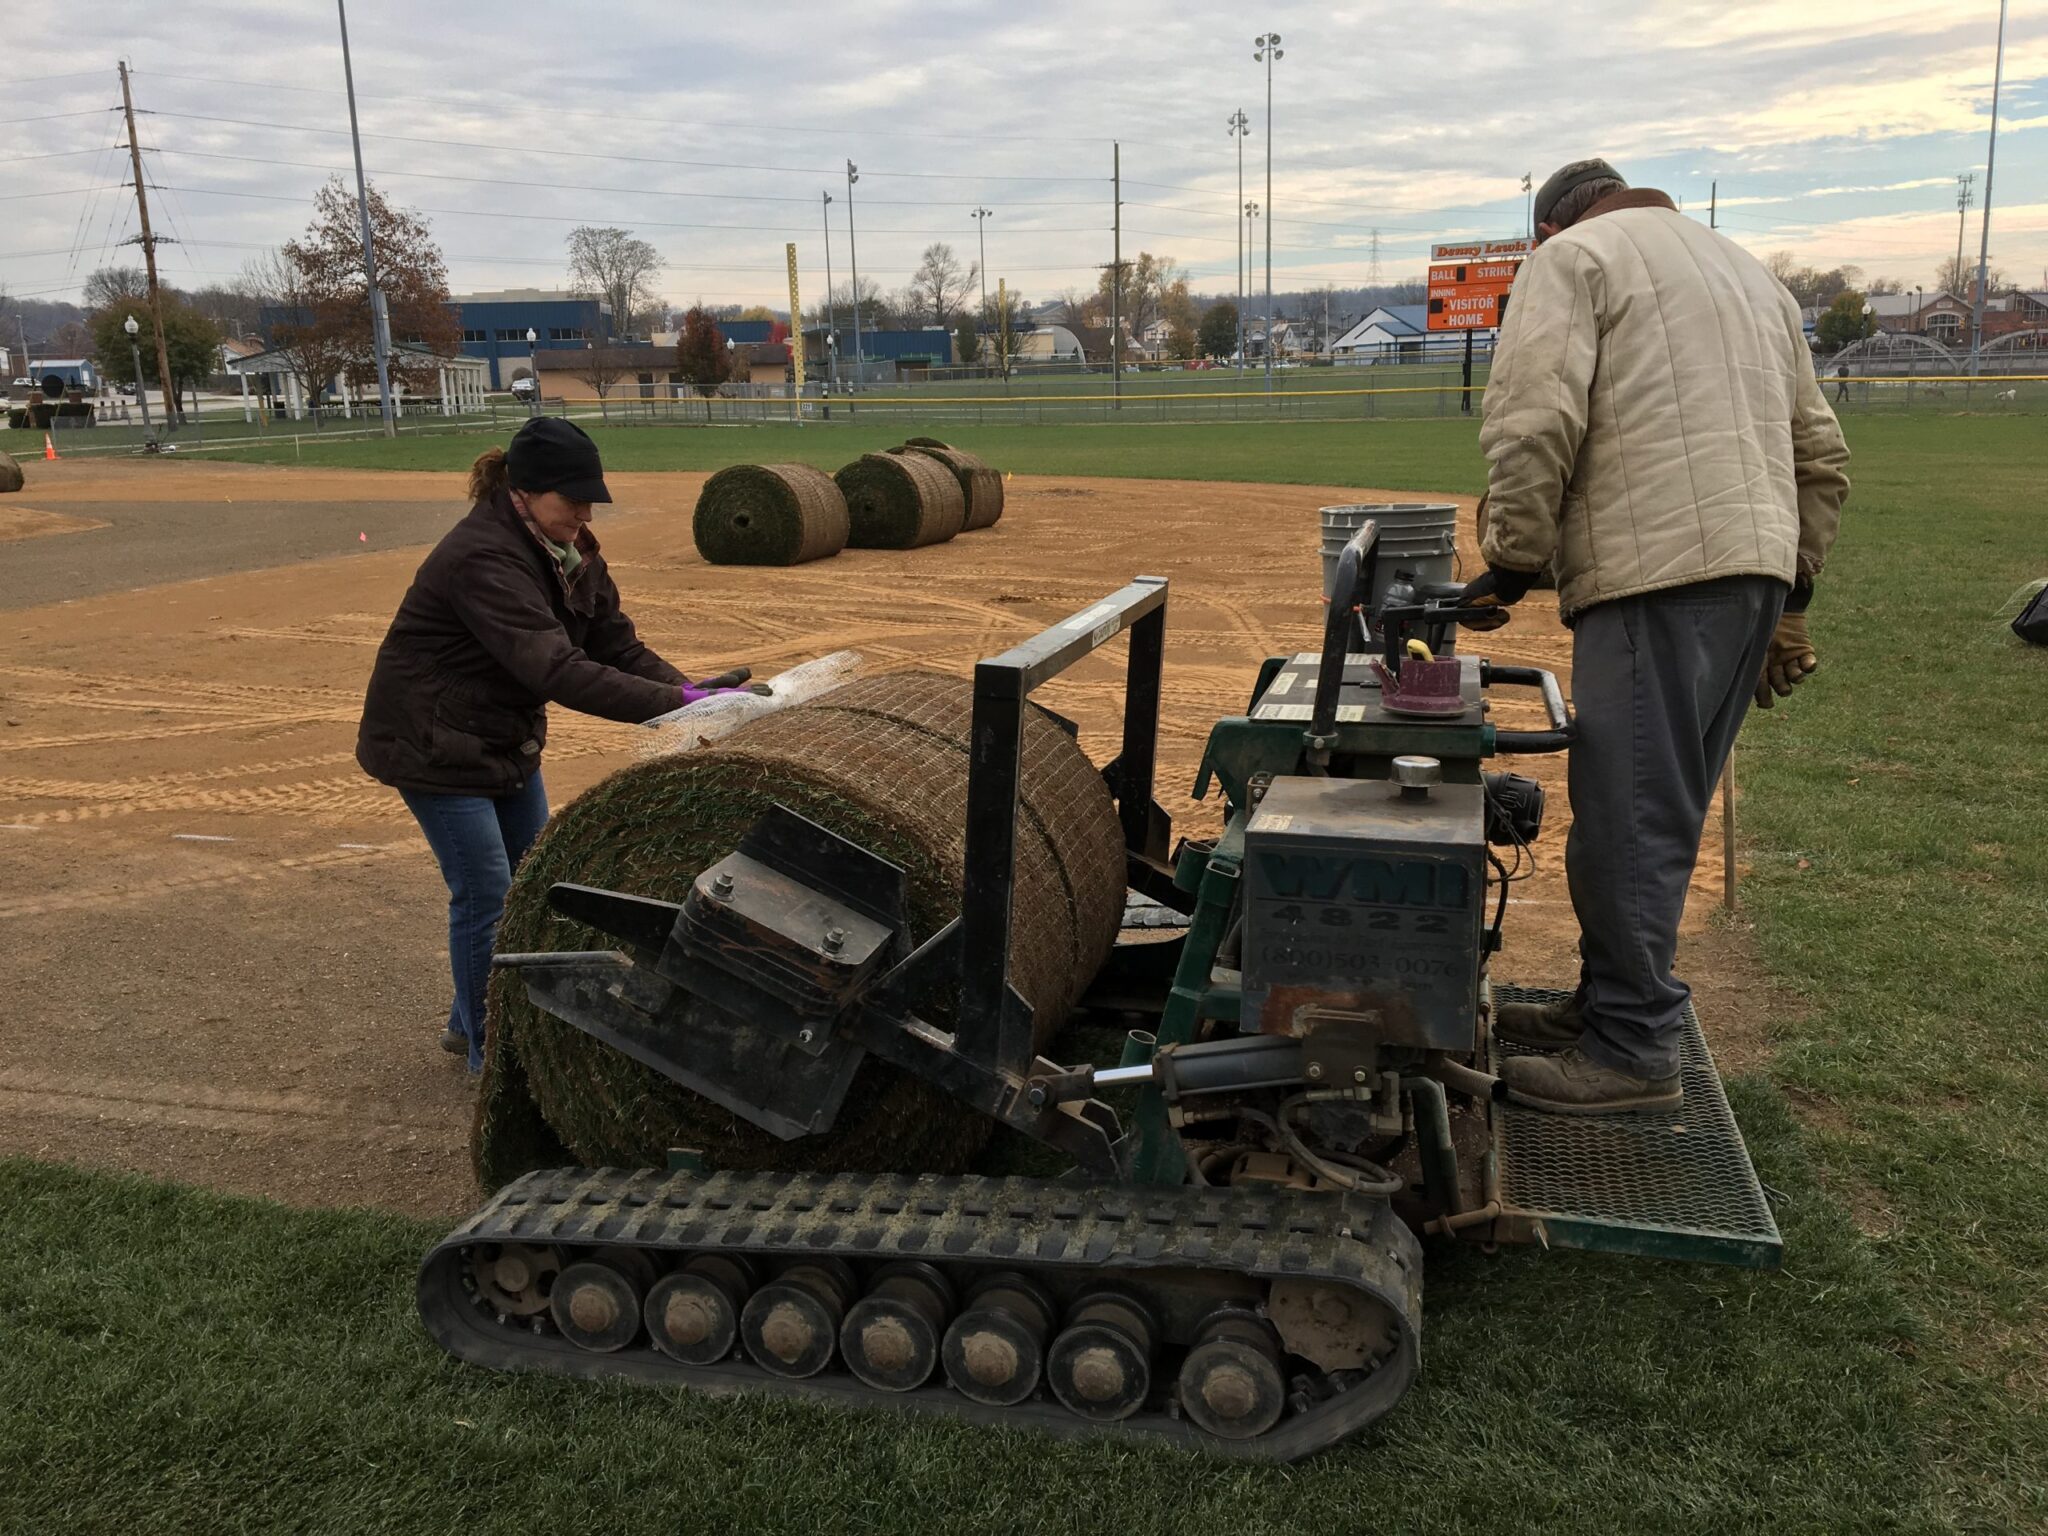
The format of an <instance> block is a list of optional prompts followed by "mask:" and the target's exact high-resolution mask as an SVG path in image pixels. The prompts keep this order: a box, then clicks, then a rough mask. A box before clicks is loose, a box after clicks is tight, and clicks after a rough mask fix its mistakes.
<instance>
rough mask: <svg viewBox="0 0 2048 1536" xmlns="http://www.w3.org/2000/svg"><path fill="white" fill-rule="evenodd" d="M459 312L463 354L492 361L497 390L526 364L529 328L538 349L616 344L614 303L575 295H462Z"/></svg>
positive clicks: (529, 292)
mask: <svg viewBox="0 0 2048 1536" xmlns="http://www.w3.org/2000/svg"><path fill="white" fill-rule="evenodd" d="M455 314H456V319H457V322H458V323H459V324H460V325H461V326H462V350H463V352H464V353H465V354H466V355H468V356H470V357H480V358H483V359H484V360H485V361H486V362H488V363H489V364H490V368H491V388H493V389H506V388H509V387H510V385H511V383H512V379H513V377H514V375H515V374H517V373H519V372H520V371H521V370H522V369H524V368H525V367H526V358H527V351H528V347H527V341H526V333H527V332H528V331H529V330H530V331H532V332H533V333H534V335H535V337H536V338H537V339H536V340H535V341H534V343H533V350H535V351H540V352H547V351H556V352H559V351H562V350H564V349H569V348H576V347H586V346H590V347H603V346H609V345H610V344H611V342H612V308H611V306H610V305H609V304H607V303H605V302H604V301H603V300H602V299H590V298H581V297H578V296H577V295H575V294H569V293H550V292H546V291H543V290H540V289H532V288H526V289H519V288H514V289H505V290H501V291H499V292H495V293H466V294H457V295H456V296H455Z"/></svg>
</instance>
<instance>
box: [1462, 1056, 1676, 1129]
mask: <svg viewBox="0 0 2048 1536" xmlns="http://www.w3.org/2000/svg"><path fill="white" fill-rule="evenodd" d="M1500 1080H1501V1081H1502V1082H1503V1083H1506V1084H1507V1088H1508V1099H1509V1101H1510V1102H1511V1103H1515V1104H1526V1105H1528V1106H1529V1107H1530V1108H1531V1109H1545V1110H1549V1111H1551V1112H1552V1113H1554V1114H1560V1115H1625V1114H1629V1113H1632V1112H1633V1111H1636V1110H1641V1109H1675V1108H1677V1107H1678V1105H1679V1104H1681V1103H1683V1102H1684V1099H1685V1089H1684V1086H1683V1085H1682V1084H1681V1083H1680V1081H1679V1077H1678V1074H1677V1073H1676V1072H1673V1073H1672V1074H1671V1075H1670V1076H1669V1077H1631V1076H1630V1075H1629V1074H1628V1073H1626V1072H1617V1071H1615V1070H1614V1068H1612V1067H1603V1066H1601V1065H1600V1064H1599V1063H1598V1062H1597V1061H1594V1060H1592V1059H1591V1058H1590V1057H1588V1056H1587V1055H1586V1053H1585V1052H1584V1051H1581V1050H1579V1049H1578V1048H1577V1047H1573V1048H1572V1049H1571V1050H1568V1051H1565V1052H1564V1053H1563V1054H1561V1055H1557V1056H1516V1057H1514V1058H1512V1059H1511V1060H1508V1061H1504V1062H1502V1063H1501V1064H1500Z"/></svg>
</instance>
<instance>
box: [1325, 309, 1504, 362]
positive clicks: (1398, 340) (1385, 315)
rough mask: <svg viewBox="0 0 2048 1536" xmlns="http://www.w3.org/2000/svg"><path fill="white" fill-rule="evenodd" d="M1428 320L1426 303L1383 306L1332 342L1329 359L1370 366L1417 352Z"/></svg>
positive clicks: (1426, 329) (1427, 325) (1425, 338)
mask: <svg viewBox="0 0 2048 1536" xmlns="http://www.w3.org/2000/svg"><path fill="white" fill-rule="evenodd" d="M1428 320H1429V306H1428V305H1426V304H1382V305H1381V306H1380V307H1379V308H1377V309H1374V310H1372V311H1370V312H1369V313H1367V314H1366V315H1365V316H1364V317H1363V318H1362V319H1361V320H1360V321H1359V322H1358V323H1357V324H1356V325H1354V326H1352V327H1351V329H1350V330H1348V331H1346V332H1345V333H1344V334H1343V335H1342V336H1339V337H1338V338H1337V339H1336V341H1334V342H1332V343H1331V344H1330V356H1331V358H1332V360H1334V361H1336V362H1339V363H1370V362H1373V361H1375V360H1376V359H1379V358H1394V357H1398V356H1400V355H1401V354H1402V353H1404V352H1419V351H1421V350H1422V345H1423V343H1424V342H1425V341H1427V340H1428V339H1429V324H1428ZM1488 334H1489V335H1490V334H1491V333H1490V332H1489V333H1488Z"/></svg>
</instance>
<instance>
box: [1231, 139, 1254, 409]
mask: <svg viewBox="0 0 2048 1536" xmlns="http://www.w3.org/2000/svg"><path fill="white" fill-rule="evenodd" d="M1229 128H1230V136H1231V137H1232V138H1233V139H1236V140H1237V207H1238V215H1237V219H1236V223H1237V376H1238V377H1239V378H1243V377H1244V269H1245V267H1246V265H1247V264H1248V263H1249V262H1250V261H1251V259H1252V253H1251V244H1250V241H1249V239H1248V237H1247V235H1246V231H1245V221H1244V140H1245V135H1246V134H1248V133H1250V132H1251V131H1252V125H1251V119H1249V118H1247V117H1246V116H1245V115H1244V108H1243V107H1239V108H1238V109H1237V111H1236V113H1235V114H1233V115H1232V117H1231V118H1230V122H1229Z"/></svg>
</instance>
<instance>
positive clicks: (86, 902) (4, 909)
mask: <svg viewBox="0 0 2048 1536" xmlns="http://www.w3.org/2000/svg"><path fill="white" fill-rule="evenodd" d="M413 852H414V849H413V848H412V847H411V846H410V845H407V844H402V843H393V844H381V845H378V846H376V847H372V848H361V849H343V848H335V849H330V850H327V851H324V852H321V853H309V854H298V855H295V856H292V857H290V858H283V859H276V860H273V861H271V862H270V863H268V864H261V865H244V866H243V867H241V868H239V869H217V870H202V871H195V872H194V873H192V874H189V875H161V876H158V877H157V878H155V879H153V880H126V881H122V882H120V883H119V884H114V885H102V886H97V887H94V888H91V889H87V890H80V891H64V892H60V893H55V894H52V893H47V892H45V893H39V894H37V895H33V896H20V897H16V898H14V899H13V900H11V901H10V900H6V899H0V919H6V918H28V917H47V916H49V915H51V914H52V913H56V912H93V911H103V910H106V909H108V908H112V907H123V906H131V905H134V904H136V903H138V902H149V901H154V900H157V899H159V898H164V897H179V896H183V895H185V894H187V893H189V892H192V891H198V890H206V889H209V888H212V887H215V886H223V885H260V884H262V883H264V882H265V881H267V880H269V879H270V878H271V877H272V876H273V875H274V874H279V873H282V874H300V873H304V872H306V871H308V870H318V869H324V868H327V867H330V866H333V865H337V864H368V863H373V862H376V861H378V860H382V859H389V858H394V857H397V856H399V855H401V854H411V853H413Z"/></svg>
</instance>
